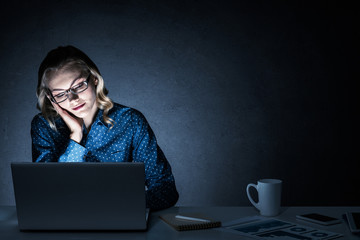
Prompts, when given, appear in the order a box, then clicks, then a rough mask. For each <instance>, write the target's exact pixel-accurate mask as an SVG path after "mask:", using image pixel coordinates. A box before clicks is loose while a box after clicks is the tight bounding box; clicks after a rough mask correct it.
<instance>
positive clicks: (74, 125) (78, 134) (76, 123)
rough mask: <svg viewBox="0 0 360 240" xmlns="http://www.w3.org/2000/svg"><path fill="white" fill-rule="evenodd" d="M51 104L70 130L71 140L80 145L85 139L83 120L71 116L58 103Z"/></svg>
mask: <svg viewBox="0 0 360 240" xmlns="http://www.w3.org/2000/svg"><path fill="white" fill-rule="evenodd" d="M51 104H52V105H53V107H54V108H55V110H56V111H57V113H58V114H59V115H60V117H61V118H62V119H63V120H64V122H65V123H66V125H67V126H68V128H69V129H70V139H72V140H74V141H75V142H77V143H80V142H81V139H82V137H83V134H82V126H83V120H82V119H81V118H77V117H75V116H73V115H71V114H70V113H69V112H68V111H66V110H64V109H62V108H61V107H60V106H59V105H58V104H57V103H53V102H51Z"/></svg>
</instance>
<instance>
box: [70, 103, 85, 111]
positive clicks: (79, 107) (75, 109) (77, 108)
mask: <svg viewBox="0 0 360 240" xmlns="http://www.w3.org/2000/svg"><path fill="white" fill-rule="evenodd" d="M84 105H85V103H83V104H80V105H79V106H77V107H74V108H73V110H74V111H77V110H79V109H81V108H82V107H83V106H84Z"/></svg>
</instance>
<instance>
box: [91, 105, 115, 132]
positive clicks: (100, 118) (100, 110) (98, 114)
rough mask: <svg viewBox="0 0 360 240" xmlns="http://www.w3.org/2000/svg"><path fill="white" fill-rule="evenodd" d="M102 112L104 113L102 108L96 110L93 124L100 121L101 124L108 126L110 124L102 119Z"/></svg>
mask: <svg viewBox="0 0 360 240" xmlns="http://www.w3.org/2000/svg"><path fill="white" fill-rule="evenodd" d="M103 113H104V110H102V109H99V110H98V112H97V114H96V117H95V120H94V123H93V124H98V123H101V124H103V125H104V126H105V127H107V128H110V126H111V124H109V123H106V122H105V121H104V118H103Z"/></svg>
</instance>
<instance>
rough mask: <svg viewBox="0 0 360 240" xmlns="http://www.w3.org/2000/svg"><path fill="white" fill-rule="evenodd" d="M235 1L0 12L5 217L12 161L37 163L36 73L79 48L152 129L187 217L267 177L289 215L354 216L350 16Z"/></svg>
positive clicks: (331, 7) (0, 186)
mask: <svg viewBox="0 0 360 240" xmlns="http://www.w3.org/2000/svg"><path fill="white" fill-rule="evenodd" d="M233 2H237V4H235V3H232V2H231V1H172V0H171V1H145V0H144V1H52V2H51V3H50V1H43V3H41V1H12V2H11V3H9V4H7V5H5V6H3V7H2V8H1V10H0V13H1V14H0V20H1V21H0V26H1V38H0V51H1V54H0V76H1V79H0V87H1V88H0V89H1V94H0V103H1V113H0V126H1V136H0V146H1V147H0V156H1V157H0V159H1V160H0V204H14V197H13V191H12V179H11V172H10V162H14V161H16V162H18V161H31V139H30V121H31V119H32V117H33V116H34V115H35V114H36V113H37V110H36V108H35V104H36V96H35V88H36V83H37V70H38V66H39V64H40V62H41V60H42V59H43V57H44V56H45V55H46V53H47V52H48V51H49V50H50V49H53V48H55V47H57V46H59V45H68V44H72V45H74V46H76V47H78V48H80V49H82V50H83V51H85V52H86V53H87V54H88V55H89V56H90V57H91V58H92V59H93V60H94V62H95V63H96V64H97V65H98V67H99V68H100V71H101V73H102V75H103V77H104V79H105V82H106V86H107V88H108V89H109V90H110V97H111V98H112V99H113V100H114V101H115V102H119V103H121V104H124V105H127V106H130V107H134V108H136V109H138V110H140V111H141V112H143V113H144V115H145V116H146V117H147V119H148V121H149V123H150V125H151V126H152V128H153V130H154V132H155V134H156V136H157V139H158V141H159V144H160V147H161V148H162V149H163V151H164V153H165V154H166V156H167V158H168V160H169V162H170V163H171V165H172V168H173V173H174V175H175V178H176V183H177V187H178V190H179V192H180V195H181V196H180V200H179V202H178V204H179V205H249V203H248V200H247V197H246V194H245V187H246V184H247V183H249V182H255V181H256V180H257V179H260V178H281V179H283V180H284V188H283V189H284V194H283V203H284V204H286V205H322V204H329V205H333V204H336V205H337V204H338V205H346V204H357V205H358V203H359V202H360V198H359V194H357V196H355V194H356V193H359V190H358V189H359V188H358V187H354V186H355V185H354V183H355V182H356V183H358V182H359V180H360V177H359V175H357V176H356V175H355V174H357V172H358V169H359V163H358V160H359V154H358V150H356V148H358V143H359V141H358V138H357V133H358V126H357V124H358V121H357V120H355V118H354V117H353V116H356V114H357V113H358V102H359V101H358V96H359V94H358V91H356V90H355V87H354V84H355V80H356V79H355V74H354V73H355V69H356V68H358V66H355V59H358V56H356V55H355V53H354V51H353V48H354V46H355V37H356V36H358V29H359V28H358V27H356V28H355V11H354V9H355V8H354V7H353V6H348V5H346V4H344V3H340V1H339V2H336V1H324V3H321V4H320V3H317V4H315V3H313V2H309V3H303V1H233ZM357 63H358V61H357ZM355 67H356V68H355ZM29 181H31V179H30V180H29ZM34 184H38V183H34Z"/></svg>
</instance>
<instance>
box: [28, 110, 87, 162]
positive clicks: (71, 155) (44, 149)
mask: <svg viewBox="0 0 360 240" xmlns="http://www.w3.org/2000/svg"><path fill="white" fill-rule="evenodd" d="M59 127H62V126H59ZM63 127H64V128H62V129H58V131H54V130H53V129H51V128H50V126H49V124H48V123H47V121H46V120H45V119H44V118H43V117H42V116H41V115H36V116H35V117H34V119H33V120H32V122H31V139H32V160H33V162H83V161H84V156H85V155H86V154H87V153H88V150H87V149H86V148H85V147H83V146H82V145H80V144H78V143H77V142H75V141H73V140H71V139H69V133H70V132H69V130H68V129H67V128H65V124H64V126H63Z"/></svg>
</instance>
